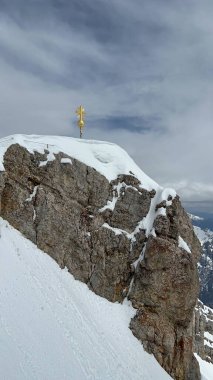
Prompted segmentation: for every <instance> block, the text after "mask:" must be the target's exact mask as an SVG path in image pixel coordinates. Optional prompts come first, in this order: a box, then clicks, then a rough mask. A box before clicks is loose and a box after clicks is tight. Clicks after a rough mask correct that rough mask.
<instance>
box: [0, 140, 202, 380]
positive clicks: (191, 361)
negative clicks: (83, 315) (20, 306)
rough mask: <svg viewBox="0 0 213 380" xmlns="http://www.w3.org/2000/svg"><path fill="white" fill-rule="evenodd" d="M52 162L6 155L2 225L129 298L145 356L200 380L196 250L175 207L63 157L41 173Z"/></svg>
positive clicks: (99, 289) (180, 378) (94, 283)
mask: <svg viewBox="0 0 213 380" xmlns="http://www.w3.org/2000/svg"><path fill="white" fill-rule="evenodd" d="M48 153H49V152H48V150H47V151H45V153H44V154H41V153H36V152H35V153H34V154H31V153H29V152H28V150H27V149H25V148H23V147H21V146H19V145H18V144H14V145H11V146H10V147H9V148H8V150H7V151H6V153H5V156H4V167H5V172H2V173H1V174H0V199H1V209H0V213H1V216H2V217H3V218H4V219H6V220H8V221H9V223H11V225H12V226H14V227H15V228H16V229H18V230H19V231H21V232H22V233H23V234H24V235H25V236H26V237H27V238H29V239H30V240H32V241H33V242H34V243H35V244H37V246H38V247H39V248H40V249H42V250H43V251H45V252H47V253H48V254H49V255H50V256H51V257H52V258H53V259H55V260H56V261H57V263H58V264H59V265H60V266H61V267H62V268H63V267H67V268H68V270H69V271H70V273H72V274H73V275H74V277H75V278H76V279H78V280H81V281H83V282H85V283H87V284H88V286H89V287H90V288H91V289H92V290H93V291H94V292H95V293H96V294H99V295H101V296H103V297H105V298H107V299H108V300H110V301H122V300H123V299H124V297H126V296H128V298H129V299H130V300H131V301H132V303H133V306H134V307H135V308H136V309H137V313H136V316H135V317H134V319H133V320H132V321H131V326H130V327H131V329H132V331H133V333H134V334H135V336H136V337H137V338H138V339H140V340H141V341H142V343H143V345H144V347H145V349H146V350H147V351H148V352H152V353H153V354H154V355H155V357H156V358H157V360H158V361H159V363H160V364H161V365H162V366H163V367H164V368H165V369H166V371H167V372H168V373H170V374H171V375H172V376H173V377H174V378H175V379H177V380H185V379H187V380H196V379H200V374H199V367H198V364H197V361H196V359H195V358H194V356H193V347H194V341H193V311H194V307H195V304H196V300H197V296H198V290H199V289H198V288H199V287H198V275H197V269H196V264H197V261H198V259H199V254H200V245H199V242H198V239H197V238H196V236H195V234H194V232H193V228H192V225H191V222H190V220H189V218H188V216H187V214H186V213H185V211H184V209H183V208H182V206H181V203H180V201H179V198H178V197H177V196H176V197H173V196H172V195H171V194H169V193H168V194H167V195H166V196H165V197H164V199H161V198H162V197H161V198H159V194H157V193H156V192H155V191H154V190H153V191H148V190H145V189H144V188H143V184H141V183H140V181H139V180H138V179H137V178H136V177H135V176H134V174H133V173H130V174H129V175H123V174H122V173H121V175H120V176H118V178H117V179H116V180H114V181H112V182H111V183H109V181H108V180H107V179H106V178H105V177H104V176H102V175H101V174H100V173H98V172H97V171H96V170H95V169H93V168H91V167H88V166H86V165H85V164H83V163H81V162H79V161H78V160H76V159H73V158H71V161H69V160H63V158H65V159H67V158H69V157H67V156H66V155H65V154H63V153H59V154H56V155H55V159H54V160H53V161H51V162H47V163H46V164H45V162H46V160H47V156H48ZM180 239H181V241H184V242H185V245H186V246H187V247H189V248H190V250H189V249H187V250H186V249H184V245H183V244H180Z"/></svg>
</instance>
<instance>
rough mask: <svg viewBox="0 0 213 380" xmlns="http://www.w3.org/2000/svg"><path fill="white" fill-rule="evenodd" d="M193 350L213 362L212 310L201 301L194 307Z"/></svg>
mask: <svg viewBox="0 0 213 380" xmlns="http://www.w3.org/2000/svg"><path fill="white" fill-rule="evenodd" d="M195 351H196V352H197V354H198V355H199V356H200V357H201V358H202V359H203V360H206V361H208V362H209V363H212V364H213V310H212V309H210V308H209V307H207V306H205V305H204V304H203V303H202V302H201V301H198V303H197V306H196V308H195Z"/></svg>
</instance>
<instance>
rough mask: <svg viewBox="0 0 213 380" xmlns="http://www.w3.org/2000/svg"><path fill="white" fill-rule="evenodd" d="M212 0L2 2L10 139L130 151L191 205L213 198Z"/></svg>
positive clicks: (2, 69) (1, 83) (0, 66)
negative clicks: (82, 113)
mask: <svg viewBox="0 0 213 380" xmlns="http://www.w3.org/2000/svg"><path fill="white" fill-rule="evenodd" d="M212 11H213V3H212V1H210V0H203V1H202V3H201V2H200V1H198V0H191V1H190V2H186V1H180V2H177V1H175V0H170V1H168V0H150V1H148V2H147V1H145V0H140V1H139V0H134V1H132V2H129V1H127V0H110V1H108V2H106V1H104V0H93V1H92V2H88V1H86V0H82V1H81V2H79V1H75V0H72V1H68V0H46V1H41V0H37V1H33V0H28V1H27V2H26V1H24V0H10V1H3V0H0V89H1V92H0V114H1V120H0V135H1V136H4V135H7V134H12V133H45V134H63V135H71V136H78V130H77V128H76V126H75V116H74V111H75V108H76V107H77V105H79V104H81V103H83V104H84V106H85V108H86V111H87V128H86V130H85V137H87V138H98V139H106V140H110V141H114V142H116V143H119V144H120V145H122V146H123V147H124V148H125V149H126V150H127V151H128V152H129V153H130V154H131V155H132V156H133V158H134V159H135V160H136V161H137V163H138V164H139V165H140V166H141V167H142V168H143V169H144V170H145V171H146V172H147V173H148V174H149V175H150V176H152V177H153V178H154V179H155V180H157V181H158V182H159V183H161V184H162V185H169V186H174V187H175V188H176V189H177V190H178V192H179V193H180V194H181V195H182V197H183V198H184V199H198V200H202V199H213V177H212V175H211V172H212V141H213V128H212V120H213V108H212V104H211V99H212V96H213V88H212V76H213V51H212V42H213V41H212V40H213V25H212V20H211V14H212Z"/></svg>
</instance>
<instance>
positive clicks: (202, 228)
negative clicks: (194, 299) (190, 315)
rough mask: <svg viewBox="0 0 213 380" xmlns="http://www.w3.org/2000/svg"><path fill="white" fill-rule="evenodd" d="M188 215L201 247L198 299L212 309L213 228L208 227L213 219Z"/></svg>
mask: <svg viewBox="0 0 213 380" xmlns="http://www.w3.org/2000/svg"><path fill="white" fill-rule="evenodd" d="M188 215H189V216H190V218H191V220H192V223H193V225H194V231H195V233H196V235H197V237H198V239H199V240H200V243H201V246H202V255H201V259H200V263H199V264H198V269H199V275H200V284H201V289H200V299H201V301H202V302H203V303H204V304H206V305H208V306H209V307H211V308H213V228H212V230H211V229H210V228H209V227H208V226H209V225H211V223H210V222H211V220H212V219H213V218H211V216H210V215H209V216H208V217H207V218H206V219H205V217H200V216H196V215H193V214H188ZM212 223H213V221H212Z"/></svg>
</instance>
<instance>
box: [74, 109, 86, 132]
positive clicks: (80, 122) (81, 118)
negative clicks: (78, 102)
mask: <svg viewBox="0 0 213 380" xmlns="http://www.w3.org/2000/svg"><path fill="white" fill-rule="evenodd" d="M76 113H77V115H78V116H79V119H78V127H79V128H80V139H81V138H82V135H83V132H82V129H83V128H84V125H85V121H84V115H85V110H84V108H83V106H79V107H78V108H77V110H76Z"/></svg>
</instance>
